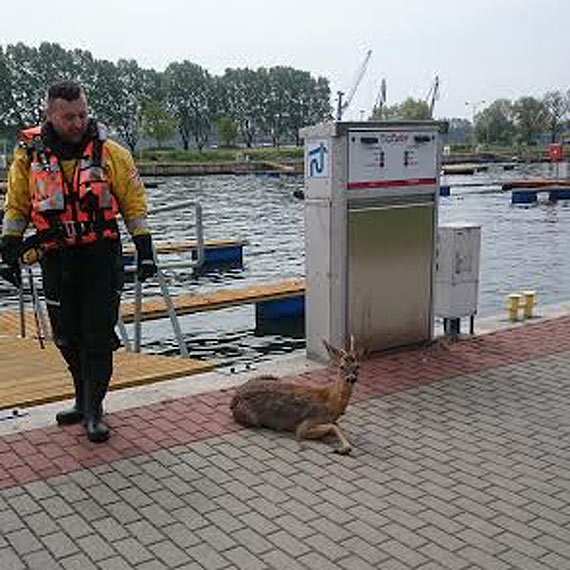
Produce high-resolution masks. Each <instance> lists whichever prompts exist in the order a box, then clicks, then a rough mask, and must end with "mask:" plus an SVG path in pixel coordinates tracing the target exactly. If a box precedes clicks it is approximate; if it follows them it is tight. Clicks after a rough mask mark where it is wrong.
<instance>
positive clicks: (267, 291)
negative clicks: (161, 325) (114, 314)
mask: <svg viewBox="0 0 570 570" xmlns="http://www.w3.org/2000/svg"><path fill="white" fill-rule="evenodd" d="M304 293H305V283H304V281H303V280H302V279H291V280H288V281H282V282H280V283H262V284H259V285H251V286H249V287H242V288H239V289H222V290H218V291H212V292H211V293H204V294H198V295H192V294H183V295H176V296H174V297H173V298H172V301H173V305H174V308H175V310H176V313H177V314H178V315H187V314H190V313H197V312H200V311H211V310H214V309H223V308H226V307H234V306H236V305H244V304H247V303H255V302H258V301H272V300H274V299H283V298H286V297H295V296H298V295H303V294H304ZM121 313H122V315H123V319H124V321H125V323H131V322H133V320H134V303H132V302H128V301H124V302H122V303H121ZM166 316H167V311H166V305H165V303H164V300H163V299H162V298H156V299H149V300H146V301H145V300H143V302H142V312H141V317H142V320H151V319H160V318H164V317H166Z"/></svg>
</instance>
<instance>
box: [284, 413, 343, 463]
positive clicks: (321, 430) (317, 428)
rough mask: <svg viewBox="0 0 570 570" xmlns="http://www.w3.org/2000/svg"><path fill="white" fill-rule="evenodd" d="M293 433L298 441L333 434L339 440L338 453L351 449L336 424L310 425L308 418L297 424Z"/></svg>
mask: <svg viewBox="0 0 570 570" xmlns="http://www.w3.org/2000/svg"><path fill="white" fill-rule="evenodd" d="M295 435H296V437H297V441H298V442H300V441H301V439H322V438H323V437H326V436H327V435H334V436H336V438H337V439H338V440H339V441H340V449H338V451H337V452H338V453H340V454H341V455H346V454H347V453H350V450H351V449H352V447H351V445H350V442H349V441H348V439H347V438H346V436H345V435H344V434H343V433H342V430H341V429H340V428H339V427H338V426H337V425H336V424H316V425H315V424H312V425H311V423H310V422H309V421H308V420H305V421H304V422H301V423H300V424H299V426H298V427H297V431H296V434H295Z"/></svg>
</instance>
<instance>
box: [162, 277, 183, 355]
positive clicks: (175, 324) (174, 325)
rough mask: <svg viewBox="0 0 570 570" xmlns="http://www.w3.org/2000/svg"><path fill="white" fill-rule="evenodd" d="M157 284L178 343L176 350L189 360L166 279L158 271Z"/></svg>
mask: <svg viewBox="0 0 570 570" xmlns="http://www.w3.org/2000/svg"><path fill="white" fill-rule="evenodd" d="M157 276H158V282H159V284H160V290H161V292H162V297H163V298H164V304H165V305H166V309H167V311H168V316H169V318H170V323H171V324H172V330H173V331H174V335H175V336H176V341H177V342H178V348H179V349H180V354H181V355H182V356H184V357H185V358H190V354H189V353H188V347H187V346H186V343H185V342H184V337H183V336H182V329H181V328H180V323H179V322H178V315H177V314H176V310H175V309H174V304H173V303H172V297H171V296H170V291H169V290H168V285H167V284H166V279H165V277H164V274H163V273H162V271H160V269H159V270H158V272H157Z"/></svg>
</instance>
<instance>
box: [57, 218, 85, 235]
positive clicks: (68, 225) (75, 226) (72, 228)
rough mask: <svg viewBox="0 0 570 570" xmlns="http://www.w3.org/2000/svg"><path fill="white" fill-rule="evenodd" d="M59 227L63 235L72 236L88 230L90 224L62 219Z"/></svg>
mask: <svg viewBox="0 0 570 570" xmlns="http://www.w3.org/2000/svg"><path fill="white" fill-rule="evenodd" d="M61 227H62V230H63V233H64V235H65V237H68V238H74V237H77V236H81V235H83V234H86V233H87V232H89V230H90V228H91V224H90V223H88V222H75V221H73V220H62V221H61Z"/></svg>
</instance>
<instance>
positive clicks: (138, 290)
mask: <svg viewBox="0 0 570 570" xmlns="http://www.w3.org/2000/svg"><path fill="white" fill-rule="evenodd" d="M188 207H193V208H194V213H195V225H196V248H195V249H196V258H195V259H189V260H184V261H171V262H166V263H160V262H159V259H158V256H157V253H156V249H155V248H153V257H154V262H155V263H156V266H157V268H158V271H157V273H156V276H155V277H156V279H158V284H159V286H160V292H161V296H162V298H163V299H164V303H165V305H166V310H167V314H168V317H169V319H170V323H171V326H172V330H173V332H174V336H175V337H176V342H177V344H178V348H179V350H180V354H181V355H182V356H183V357H185V358H189V353H188V347H187V346H186V343H185V342H184V338H183V335H182V329H181V328H180V323H179V322H178V315H177V314H176V310H175V308H174V303H173V301H172V296H171V294H170V291H169V290H168V283H167V280H166V277H165V275H164V273H163V271H164V270H165V269H183V268H190V269H198V268H200V267H201V266H202V265H203V264H204V228H203V222H202V206H201V205H200V204H199V203H198V202H196V201H194V200H184V201H181V202H174V203H172V204H167V205H165V206H159V207H157V208H153V209H151V210H149V215H150V216H153V215H155V214H160V213H163V212H169V211H172V210H180V209H183V208H188ZM25 271H26V272H27V274H28V283H29V287H30V293H31V297H32V304H33V309H34V318H35V321H36V329H37V331H36V332H37V334H38V337H39V339H40V343H43V339H45V338H48V326H47V321H46V318H45V315H44V311H43V309H42V306H41V303H40V302H39V296H38V293H37V288H36V286H35V280H34V273H33V270H32V268H31V267H30V266H26V268H25ZM125 272H127V273H132V274H133V276H134V320H133V326H134V333H133V336H134V338H133V342H132V343H131V340H130V338H129V335H128V332H127V328H126V326H125V321H124V319H123V317H122V314H121V313H120V311H119V319H118V322H117V327H118V329H119V335H120V337H121V340H122V341H123V345H124V347H125V350H127V351H129V352H132V351H134V352H140V348H141V336H142V297H143V294H142V283H141V282H140V281H139V279H138V276H137V264H136V255H135V263H134V264H133V265H131V266H126V267H125ZM19 316H20V334H21V336H22V337H25V336H26V319H25V311H24V285H23V283H22V285H21V286H20V292H19Z"/></svg>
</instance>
